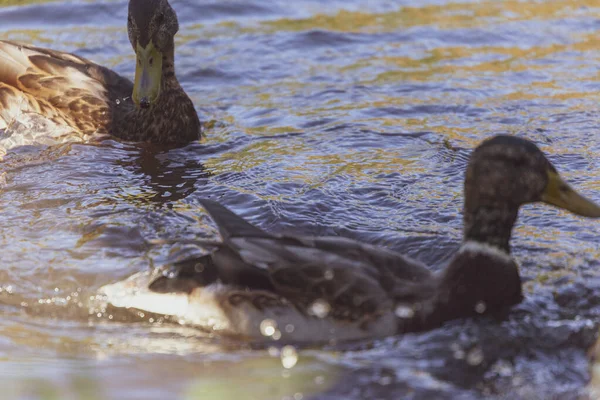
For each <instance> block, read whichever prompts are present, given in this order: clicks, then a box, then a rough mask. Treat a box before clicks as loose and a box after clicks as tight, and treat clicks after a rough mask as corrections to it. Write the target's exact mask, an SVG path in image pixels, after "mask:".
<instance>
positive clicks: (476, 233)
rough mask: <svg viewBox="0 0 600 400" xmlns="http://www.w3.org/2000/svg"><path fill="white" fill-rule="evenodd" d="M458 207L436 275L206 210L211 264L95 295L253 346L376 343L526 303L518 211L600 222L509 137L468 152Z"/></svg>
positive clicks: (215, 208) (393, 255) (544, 163)
mask: <svg viewBox="0 0 600 400" xmlns="http://www.w3.org/2000/svg"><path fill="white" fill-rule="evenodd" d="M464 196H465V201H464V216H463V220H464V238H463V242H462V245H461V246H460V248H459V249H458V251H457V253H456V254H455V255H454V258H453V259H452V260H451V261H450V263H449V265H448V266H447V267H446V268H445V269H444V270H443V271H441V272H439V273H432V272H431V271H430V270H429V269H428V268H427V267H426V266H425V265H423V264H421V263H420V262H418V261H415V260H412V259H410V258H408V257H405V256H403V255H402V254H399V253H397V252H394V251H391V250H388V249H385V248H381V247H376V246H373V245H369V244H365V243H362V242H358V241H355V240H351V239H347V238H342V237H294V236H277V235H272V234H270V233H268V232H265V231H263V230H261V229H259V228H257V227H256V226H254V225H251V224H250V223H248V222H247V221H245V220H244V219H242V218H241V217H239V216H238V215H236V214H234V213H233V212H231V211H230V210H228V209H227V208H226V207H224V206H222V205H220V204H219V203H217V202H215V201H212V200H203V201H202V202H201V203H202V205H203V207H204V208H205V209H206V211H208V213H209V214H210V216H211V217H212V219H213V221H214V222H215V224H216V225H217V227H218V229H219V232H220V235H221V238H222V239H221V241H203V240H198V241H197V242H196V241H192V242H196V243H198V244H200V245H202V246H205V247H206V248H209V249H210V250H211V252H210V253H209V254H207V255H205V256H203V257H200V258H195V259H189V260H185V261H182V262H180V263H178V264H176V265H174V266H173V267H171V268H170V269H167V270H165V271H161V272H154V273H143V274H138V275H134V276H133V277H131V278H129V279H127V280H125V281H123V282H121V283H117V284H112V285H108V286H105V287H104V288H103V290H102V292H103V293H104V294H105V295H106V296H107V298H108V301H109V302H110V303H112V304H113V305H114V306H117V307H130V308H136V309H141V310H146V311H150V312H155V313H159V314H166V315H174V316H176V317H178V318H180V319H182V320H184V321H187V322H189V323H191V324H195V325H198V326H201V327H204V328H207V329H210V330H213V331H218V332H221V333H222V334H226V335H233V336H236V337H239V338H243V339H247V340H251V341H261V340H265V339H269V340H270V339H272V338H276V339H280V340H285V341H290V342H312V343H314V342H323V341H328V340H331V339H335V340H354V339H362V338H375V337H383V336H388V335H394V334H397V333H401V332H411V331H419V330H424V329H430V328H434V327H437V326H439V325H441V324H442V323H443V322H445V321H448V320H451V319H455V318H461V317H469V316H474V315H479V314H492V315H502V314H504V313H505V312H506V311H507V310H508V309H509V308H510V307H511V306H513V305H515V304H517V303H519V302H521V300H522V298H523V294H522V291H521V279H520V275H519V270H518V267H517V263H516V261H515V260H514V259H513V257H512V256H511V253H510V237H511V231H512V228H513V226H514V224H515V221H516V219H517V214H518V211H519V207H520V206H521V205H523V204H526V203H532V202H544V203H547V204H552V205H554V206H557V207H560V208H564V209H566V210H569V211H571V212H573V213H575V214H578V215H582V216H586V217H591V218H598V217H600V206H598V205H596V204H595V203H593V202H592V201H590V200H587V199H586V198H584V197H582V196H581V195H579V194H578V193H577V192H575V191H574V190H573V189H572V188H571V187H570V186H569V185H568V184H567V183H566V182H565V181H563V180H562V179H561V177H560V176H559V174H558V172H557V171H556V169H555V168H554V167H553V166H552V164H551V163H550V162H549V161H548V160H547V158H546V157H545V156H544V154H543V153H542V152H541V151H540V150H539V149H538V147H537V146H536V145H534V144H533V143H531V142H529V141H527V140H524V139H520V138H517V137H511V136H497V137H494V138H492V139H489V140H486V141H484V142H483V143H482V144H481V145H480V146H479V147H478V148H477V149H476V150H474V151H473V153H472V154H471V156H470V160H469V163H468V167H467V171H466V176H465V184H464ZM175 242H176V241H175Z"/></svg>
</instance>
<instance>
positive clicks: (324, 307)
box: [308, 299, 331, 318]
mask: <svg viewBox="0 0 600 400" xmlns="http://www.w3.org/2000/svg"><path fill="white" fill-rule="evenodd" d="M308 311H309V313H310V314H312V315H314V316H315V317H317V318H325V317H327V315H328V314H329V311H331V306H330V305H329V303H328V302H326V301H325V300H323V299H319V300H315V301H314V302H313V303H312V304H311V305H310V306H309V307H308Z"/></svg>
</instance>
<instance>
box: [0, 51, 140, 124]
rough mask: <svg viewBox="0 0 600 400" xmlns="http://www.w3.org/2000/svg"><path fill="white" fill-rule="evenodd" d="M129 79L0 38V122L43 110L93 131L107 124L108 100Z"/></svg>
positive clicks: (123, 90) (126, 87)
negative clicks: (25, 113)
mask: <svg viewBox="0 0 600 400" xmlns="http://www.w3.org/2000/svg"><path fill="white" fill-rule="evenodd" d="M132 87H133V85H132V83H131V82H130V81H129V80H127V79H125V78H123V77H121V76H119V75H118V74H116V73H115V72H113V71H111V70H109V69H107V68H105V67H102V66H99V65H97V64H95V63H93V62H91V61H89V60H87V59H85V58H82V57H78V56H75V55H73V54H69V53H64V52H59V51H53V50H48V49H41V48H37V47H32V46H26V45H21V44H18V43H15V42H9V41H0V121H1V122H0V124H2V123H3V124H4V125H5V126H7V125H9V124H10V123H11V121H12V120H14V119H15V118H18V116H19V115H20V114H21V113H24V112H31V113H37V114H41V115H43V116H45V117H47V118H49V119H52V120H54V121H55V122H56V123H58V124H63V125H69V126H71V127H72V128H74V129H78V130H80V131H83V132H86V133H91V132H94V131H96V130H98V129H100V128H103V127H105V126H106V125H107V124H108V123H109V122H110V117H111V108H112V107H113V106H112V103H113V102H114V101H116V99H118V98H119V97H127V96H130V95H131V90H132Z"/></svg>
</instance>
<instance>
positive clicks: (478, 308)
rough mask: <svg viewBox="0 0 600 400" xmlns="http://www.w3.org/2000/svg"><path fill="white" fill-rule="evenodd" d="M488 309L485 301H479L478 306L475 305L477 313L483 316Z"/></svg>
mask: <svg viewBox="0 0 600 400" xmlns="http://www.w3.org/2000/svg"><path fill="white" fill-rule="evenodd" d="M486 308H487V306H486V305H485V301H478V302H477V304H475V312H477V313H478V314H483V313H484V312H485V310H486Z"/></svg>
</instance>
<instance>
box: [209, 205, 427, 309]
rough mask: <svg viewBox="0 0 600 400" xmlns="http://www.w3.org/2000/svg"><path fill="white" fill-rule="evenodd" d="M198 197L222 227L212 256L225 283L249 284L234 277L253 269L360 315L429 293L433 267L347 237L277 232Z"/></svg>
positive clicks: (293, 296)
mask: <svg viewBox="0 0 600 400" xmlns="http://www.w3.org/2000/svg"><path fill="white" fill-rule="evenodd" d="M201 203H202V205H203V207H204V208H205V209H206V210H207V211H208V213H209V214H210V216H211V217H212V218H213V220H214V221H215V223H216V225H217V227H218V229H219V232H220V233H221V236H222V239H223V243H222V245H221V246H220V247H219V249H218V250H217V251H216V252H214V253H213V254H212V260H213V262H214V263H215V265H216V267H217V269H218V270H219V271H221V270H227V271H228V272H227V273H226V274H225V275H226V277H225V279H224V281H229V283H236V284H238V285H241V286H247V285H248V283H247V282H248V281H245V280H242V279H238V280H237V282H236V279H235V277H241V276H243V275H242V274H241V273H240V271H252V273H253V274H255V275H256V276H261V277H263V279H268V281H269V282H270V284H271V285H272V290H274V291H275V292H276V293H278V294H280V295H282V296H283V297H285V298H286V299H288V300H290V301H291V302H292V303H294V304H299V305H301V306H303V307H309V306H310V305H311V304H313V303H314V302H316V301H318V300H319V301H324V302H326V303H327V304H328V305H329V306H330V307H331V309H332V310H338V311H340V312H341V313H344V314H353V313H360V314H361V315H366V314H369V313H372V314H377V313H378V312H379V311H380V310H381V309H383V308H386V309H387V308H389V307H392V306H393V305H394V304H395V302H396V301H411V300H413V299H416V298H419V297H421V296H425V295H429V294H430V292H429V287H430V286H431V282H432V281H433V280H434V279H433V275H432V273H431V272H430V271H429V270H428V269H427V268H426V267H425V266H424V265H423V264H421V263H419V262H416V261H414V260H412V259H410V258H408V257H405V256H403V255H401V254H399V253H396V252H392V251H389V250H386V249H382V248H379V247H375V246H371V245H366V244H363V243H360V242H357V241H354V240H351V239H347V238H339V237H288V236H275V235H272V234H269V233H267V232H265V231H263V230H261V229H259V228H257V227H255V226H254V225H252V224H250V223H248V222H247V221H245V220H244V219H243V218H241V217H239V216H238V215H236V214H235V213H233V212H231V211H230V210H229V209H227V208H226V207H224V206H222V205H220V204H219V203H217V202H214V201H211V200H202V201H201ZM232 271H236V272H232ZM232 278H233V279H232ZM232 280H233V281H232ZM421 289H423V290H422V292H423V293H421Z"/></svg>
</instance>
